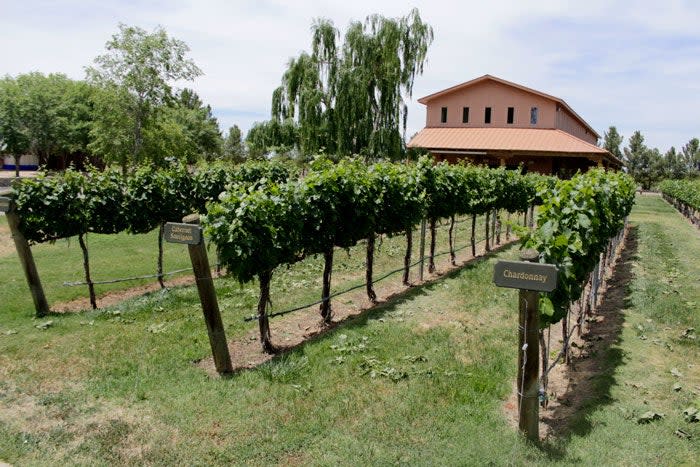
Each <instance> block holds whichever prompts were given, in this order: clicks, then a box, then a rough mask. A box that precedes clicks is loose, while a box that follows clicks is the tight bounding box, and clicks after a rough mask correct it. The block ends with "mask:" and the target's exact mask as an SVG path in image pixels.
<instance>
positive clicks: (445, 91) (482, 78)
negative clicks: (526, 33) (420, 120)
mask: <svg viewBox="0 0 700 467" xmlns="http://www.w3.org/2000/svg"><path fill="white" fill-rule="evenodd" d="M488 80H490V81H495V82H497V83H501V84H504V85H506V86H511V87H514V88H517V89H520V90H521V91H525V92H529V93H532V94H535V95H538V96H541V97H544V98H545V99H549V100H552V101H554V102H558V103H559V104H561V105H562V106H564V107H565V108H566V109H567V110H568V111H569V112H571V114H572V115H573V116H574V117H575V118H576V119H578V120H579V121H580V122H581V123H582V124H583V126H585V127H586V128H588V131H590V132H591V133H593V134H594V135H595V136H596V138H600V135H599V134H598V132H596V131H595V130H594V129H593V127H592V126H590V125H589V124H588V122H586V121H585V120H584V119H583V118H582V117H581V116H580V115H579V114H577V113H576V112H575V111H574V109H572V108H571V107H570V106H569V104H567V103H566V102H565V101H564V99H562V98H560V97H556V96H552V95H550V94H546V93H544V92H542V91H538V90H536V89H532V88H528V87H527V86H523V85H522V84H518V83H513V82H512V81H507V80H505V79H503V78H498V77H496V76H493V75H488V74H487V75H484V76H479V77H478V78H474V79H472V80H469V81H466V82H464V83H460V84H457V85H455V86H452V87H449V88H447V89H443V90H442V91H438V92H435V93H433V94H430V95H427V96H424V97H421V98H420V99H418V102H420V103H421V104H425V105H427V104H428V102H429V101H431V100H432V99H434V98H436V97H439V96H443V95H445V94H449V93H451V92H454V91H458V90H461V89H464V88H468V87H470V86H473V85H475V84H478V83H481V82H483V81H488Z"/></svg>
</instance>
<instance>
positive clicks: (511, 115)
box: [506, 107, 515, 125]
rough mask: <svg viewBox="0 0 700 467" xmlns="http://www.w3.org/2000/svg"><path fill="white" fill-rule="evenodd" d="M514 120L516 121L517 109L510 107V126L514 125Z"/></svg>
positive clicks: (508, 120)
mask: <svg viewBox="0 0 700 467" xmlns="http://www.w3.org/2000/svg"><path fill="white" fill-rule="evenodd" d="M513 120H515V107H508V118H507V120H506V121H507V122H508V124H510V125H512V124H513Z"/></svg>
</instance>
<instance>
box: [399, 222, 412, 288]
mask: <svg viewBox="0 0 700 467" xmlns="http://www.w3.org/2000/svg"><path fill="white" fill-rule="evenodd" d="M412 250H413V229H412V228H411V227H409V228H407V229H406V255H405V256H404V257H403V281H402V282H403V285H409V282H408V279H409V277H408V276H409V274H410V272H411V251H412Z"/></svg>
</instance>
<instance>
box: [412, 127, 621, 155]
mask: <svg viewBox="0 0 700 467" xmlns="http://www.w3.org/2000/svg"><path fill="white" fill-rule="evenodd" d="M408 147H412V148H426V149H433V150H437V149H446V150H464V151H468V150H474V151H479V150H481V151H488V150H491V151H533V152H554V153H570V154H594V155H600V156H608V157H612V155H611V154H610V153H609V152H608V151H606V150H605V149H603V148H599V147H598V146H594V145H593V144H590V143H587V142H585V141H583V140H580V139H578V138H576V137H575V136H573V135H570V134H569V133H566V132H565V131H562V130H557V129H543V128H424V129H422V130H421V131H420V132H419V133H418V134H417V135H416V136H414V137H413V138H412V139H411V141H410V142H409V143H408ZM613 159H615V158H614V157H613ZM615 160H616V159H615Z"/></svg>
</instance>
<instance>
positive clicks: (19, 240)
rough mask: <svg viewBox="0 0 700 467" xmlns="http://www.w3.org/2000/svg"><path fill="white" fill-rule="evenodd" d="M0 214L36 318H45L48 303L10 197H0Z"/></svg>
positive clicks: (5, 193) (7, 193) (47, 311)
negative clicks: (8, 233)
mask: <svg viewBox="0 0 700 467" xmlns="http://www.w3.org/2000/svg"><path fill="white" fill-rule="evenodd" d="M0 194H1V195H9V194H10V191H9V190H8V191H3V192H1V193H0ZM0 212H4V213H5V216H6V217H7V225H8V226H9V227H10V232H11V233H12V240H13V241H14V242H15V249H16V250H17V256H19V261H20V263H21V264H22V269H23V270H24V276H25V278H26V279H27V284H28V285H29V291H30V292H31V294H32V300H33V301H34V310H35V312H36V316H37V317H42V316H46V315H47V314H49V302H47V301H46V295H44V288H43V287H42V285H41V279H40V278H39V271H37V269H36V263H34V256H33V255H32V250H31V248H30V247H29V242H27V239H26V237H25V236H24V235H22V232H21V231H20V229H19V224H20V219H19V216H18V215H17V212H15V207H14V202H13V200H12V198H11V197H9V196H0Z"/></svg>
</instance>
